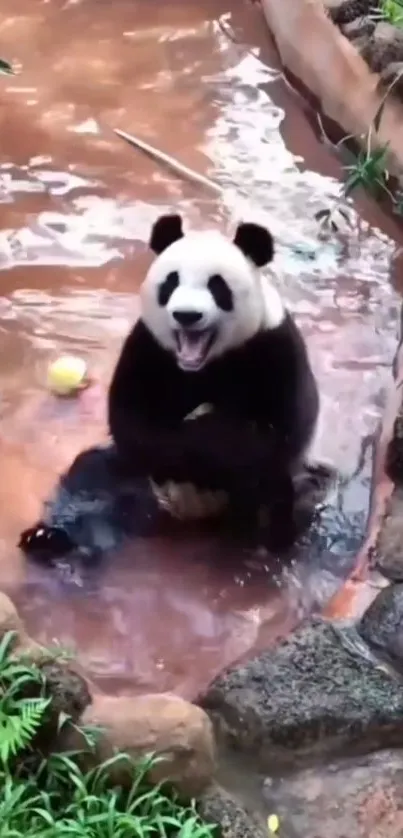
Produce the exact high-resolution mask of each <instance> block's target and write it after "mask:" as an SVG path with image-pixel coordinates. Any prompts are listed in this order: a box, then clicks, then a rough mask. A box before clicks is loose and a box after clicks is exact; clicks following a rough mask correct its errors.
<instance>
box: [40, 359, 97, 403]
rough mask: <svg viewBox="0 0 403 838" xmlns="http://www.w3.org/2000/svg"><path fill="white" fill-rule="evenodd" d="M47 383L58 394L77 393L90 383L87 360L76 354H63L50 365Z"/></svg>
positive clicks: (70, 394) (69, 394) (71, 394)
mask: <svg viewBox="0 0 403 838" xmlns="http://www.w3.org/2000/svg"><path fill="white" fill-rule="evenodd" d="M47 384H48V388H49V390H50V391H51V392H52V393H54V395H56V396H73V395H75V394H76V393H77V392H79V391H80V390H83V389H84V388H85V387H87V386H88V384H89V381H88V370H87V364H86V362H85V361H84V359H83V358H77V357H76V356H74V355H62V356H61V357H60V358H57V359H56V360H55V361H53V362H52V363H51V364H50V365H49V368H48V374H47Z"/></svg>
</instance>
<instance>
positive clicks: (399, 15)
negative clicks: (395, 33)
mask: <svg viewBox="0 0 403 838" xmlns="http://www.w3.org/2000/svg"><path fill="white" fill-rule="evenodd" d="M373 17H374V18H376V19H377V20H385V21H387V22H388V23H391V24H393V26H402V25H403V3H402V2H401V0H382V3H381V5H380V8H379V10H378V11H377V13H376V15H373Z"/></svg>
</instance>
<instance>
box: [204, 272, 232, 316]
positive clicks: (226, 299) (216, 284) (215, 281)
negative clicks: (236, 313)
mask: <svg viewBox="0 0 403 838" xmlns="http://www.w3.org/2000/svg"><path fill="white" fill-rule="evenodd" d="M207 287H208V290H209V291H210V294H211V295H212V297H213V298H214V302H215V304H216V305H217V306H218V308H222V310H223V311H232V309H233V308H234V299H233V296H232V291H231V289H230V288H229V287H228V285H227V283H226V281H225V279H223V278H222V276H220V274H214V276H211V277H210V279H209V281H208V283H207Z"/></svg>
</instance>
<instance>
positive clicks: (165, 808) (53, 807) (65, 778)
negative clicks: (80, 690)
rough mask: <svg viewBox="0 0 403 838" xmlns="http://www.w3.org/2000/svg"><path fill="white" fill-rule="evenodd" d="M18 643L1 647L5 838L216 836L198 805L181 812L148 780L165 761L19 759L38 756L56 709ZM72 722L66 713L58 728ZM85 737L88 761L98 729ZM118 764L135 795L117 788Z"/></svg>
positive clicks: (0, 818)
mask: <svg viewBox="0 0 403 838" xmlns="http://www.w3.org/2000/svg"><path fill="white" fill-rule="evenodd" d="M15 638H16V635H15V633H13V632H9V633H8V634H6V635H5V636H4V637H3V639H2V641H1V642H0V838H154V836H155V838H213V836H214V835H215V832H216V827H213V826H208V825H207V824H205V823H203V821H202V820H201V819H200V817H199V815H198V813H197V810H196V806H195V804H194V803H192V804H191V805H189V806H183V805H181V804H180V803H179V802H178V800H176V799H175V798H174V797H173V796H172V795H171V794H168V792H165V790H164V789H163V787H162V785H161V784H160V785H157V786H152V785H151V784H150V783H149V782H148V780H147V776H148V774H149V770H150V768H151V767H152V766H153V765H155V763H156V762H157V761H159V760H161V759H162V757H159V758H156V757H155V756H153V755H150V756H149V757H147V758H145V759H143V760H142V761H141V762H139V763H135V762H134V761H133V760H132V758H131V757H129V756H128V755H126V754H116V756H114V757H112V758H111V759H109V760H107V761H106V762H104V763H103V764H102V765H100V766H98V767H96V768H93V769H91V770H87V769H86V768H85V767H84V766H85V754H84V753H83V752H70V753H53V754H50V755H48V756H46V757H43V756H42V757H41V756H40V755H38V754H37V755H36V756H37V757H38V758H37V759H35V760H33V761H32V762H31V763H30V761H29V758H28V759H26V760H25V762H24V759H21V760H20V762H18V761H16V760H15V759H14V757H15V756H16V755H18V754H19V755H20V757H21V756H22V757H24V755H25V756H26V755H27V754H28V755H29V749H30V748H31V751H32V749H33V748H34V745H35V737H36V734H37V733H38V731H39V730H40V728H41V727H42V725H44V724H46V718H47V713H46V711H47V709H48V706H49V703H50V704H51V699H49V698H46V697H45V687H46V682H45V678H44V676H43V674H42V672H41V670H40V668H38V667H37V666H35V664H33V663H29V662H27V661H25V662H24V660H23V659H21V658H20V659H18V658H16V657H14V656H13V648H14V641H15ZM32 692H34V695H35V697H33V698H32V697H29V696H30V695H31V694H32ZM27 693H28V694H29V695H27ZM67 722H68V719H67V717H66V716H65V715H63V716H62V717H61V718H60V720H59V725H58V727H59V730H60V729H61V728H62V727H63V725H64V724H66V723H67ZM80 731H81V732H82V733H84V735H85V741H86V745H87V748H88V751H86V756H87V758H88V755H89V752H91V750H93V748H94V745H95V739H96V736H97V730H96V729H95V728H94V729H87V728H84V727H83V728H80ZM117 763H119V766H121V765H122V763H123V765H124V766H125V768H126V769H129V770H130V776H132V778H133V781H132V785H131V788H130V790H129V791H128V790H124V789H122V788H121V787H111V783H110V771H111V769H114V768H116V764H117ZM30 765H31V768H30V767H29V766H30Z"/></svg>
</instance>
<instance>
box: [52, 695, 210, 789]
mask: <svg viewBox="0 0 403 838" xmlns="http://www.w3.org/2000/svg"><path fill="white" fill-rule="evenodd" d="M82 723H83V724H84V725H96V726H99V727H101V729H102V730H103V734H102V735H101V736H100V738H99V739H98V741H97V745H96V751H95V754H94V755H90V754H89V755H88V760H89V766H90V765H92V764H95V763H100V762H103V761H104V760H106V759H109V758H110V757H111V756H112V755H113V754H114V753H115V752H116V751H121V752H122V753H123V754H128V755H129V756H131V757H134V758H141V757H143V756H145V755H146V754H149V753H155V754H156V755H158V756H163V757H164V758H165V759H164V761H162V762H159V763H158V764H157V765H155V766H154V767H153V769H152V771H151V773H150V779H151V781H152V782H155V783H159V782H161V781H162V780H166V781H168V782H169V783H171V784H172V785H173V786H174V787H175V789H176V790H177V791H178V792H179V793H180V794H181V795H183V796H184V797H187V798H190V797H193V796H195V797H197V796H199V795H200V794H201V792H202V791H204V789H205V788H206V787H207V786H208V785H209V783H210V782H211V780H212V777H213V773H214V769H215V747H214V736H213V730H212V725H211V722H210V720H209V718H208V716H207V715H206V713H204V712H203V710H201V709H200V707H196V706H195V705H194V704H190V703H189V702H188V701H185V700H184V699H182V698H178V697H176V696H173V695H162V694H161V695H159V694H155V695H144V696H138V697H133V698H129V697H126V696H104V695H96V696H94V701H93V703H92V705H91V706H90V707H88V708H87V710H86V712H85V713H84V715H83V717H82ZM60 747H61V748H62V749H63V750H70V749H71V750H75V749H80V750H81V749H84V750H85V748H86V743H85V741H84V738H83V736H82V734H81V733H80V732H79V731H77V730H75V729H74V728H69V729H68V730H67V732H66V731H65V732H64V735H63V737H62V739H61V744H60ZM109 777H110V781H111V782H112V784H113V785H122V786H130V785H131V783H132V780H133V776H132V770H131V766H130V765H129V764H128V762H127V760H126V761H125V760H124V759H123V760H122V761H117V762H116V761H115V762H114V763H113V765H111V767H110V770H109Z"/></svg>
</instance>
